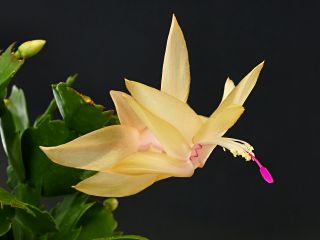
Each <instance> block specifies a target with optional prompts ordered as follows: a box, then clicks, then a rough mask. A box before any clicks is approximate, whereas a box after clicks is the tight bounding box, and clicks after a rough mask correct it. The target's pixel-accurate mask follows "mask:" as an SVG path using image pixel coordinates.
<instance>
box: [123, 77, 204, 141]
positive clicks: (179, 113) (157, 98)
mask: <svg viewBox="0 0 320 240" xmlns="http://www.w3.org/2000/svg"><path fill="white" fill-rule="evenodd" d="M126 86H127V88H128V90H129V92H130V93H131V95H132V96H133V98H134V99H135V100H136V101H137V102H138V103H139V104H141V105H142V106H143V107H145V108H146V109H148V110H149V111H150V112H152V113H153V114H155V115H157V116H158V117H160V118H162V119H163V120H165V121H167V122H168V123H170V124H171V125H173V126H174V127H175V128H176V129H178V130H179V131H180V133H181V134H182V135H183V136H184V137H185V139H187V141H188V142H189V143H191V139H192V137H193V136H194V134H195V133H196V132H197V131H198V129H199V127H200V125H201V120H200V118H199V117H198V115H197V114H196V113H195V112H194V111H193V110H192V109H191V108H190V107H189V105H188V104H186V103H184V102H182V101H180V100H178V99H177V98H174V97H172V96H170V95H168V94H166V93H164V92H161V91H159V90H157V89H155V88H152V87H149V86H146V85H144V84H141V83H138V82H134V81H129V80H126Z"/></svg>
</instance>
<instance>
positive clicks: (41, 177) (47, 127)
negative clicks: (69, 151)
mask: <svg viewBox="0 0 320 240" xmlns="http://www.w3.org/2000/svg"><path fill="white" fill-rule="evenodd" d="M76 137H78V134H77V133H76V132H75V131H72V130H70V129H69V128H68V127H67V126H66V125H65V123H64V122H63V121H61V120H53V121H51V120H50V119H49V118H47V119H46V120H45V121H42V123H41V124H40V125H38V126H37V127H31V128H28V129H27V130H26V131H25V132H24V134H23V136H22V153H23V159H24V162H25V166H26V172H27V180H29V181H30V182H31V183H33V185H35V186H37V187H40V188H41V189H42V194H43V195H44V196H56V195H62V194H68V193H72V192H74V189H73V188H71V186H73V185H75V184H76V183H78V182H79V181H80V180H81V177H82V174H83V173H84V170H79V169H74V168H68V167H64V166H61V165H58V164H55V163H53V162H52V161H51V160H50V159H48V158H47V156H46V155H45V154H44V153H43V152H42V151H41V150H40V148H39V146H57V145H60V144H63V143H66V142H68V141H71V140H73V139H74V138H76Z"/></svg>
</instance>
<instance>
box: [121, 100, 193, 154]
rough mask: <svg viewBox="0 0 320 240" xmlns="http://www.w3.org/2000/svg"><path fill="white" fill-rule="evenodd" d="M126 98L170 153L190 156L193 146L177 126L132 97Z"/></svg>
mask: <svg viewBox="0 0 320 240" xmlns="http://www.w3.org/2000/svg"><path fill="white" fill-rule="evenodd" d="M126 100H127V102H128V104H129V105H130V106H131V108H132V110H134V111H135V113H136V114H137V115H138V116H139V117H140V119H141V120H142V121H143V122H144V124H145V125H146V126H147V127H148V129H149V130H150V131H151V132H152V133H153V134H154V135H155V137H156V138H157V140H158V141H159V142H160V143H161V146H162V147H163V148H164V150H165V151H166V152H167V153H168V154H169V155H171V156H173V157H176V158H180V159H186V158H187V157H188V155H189V152H190V149H191V148H190V146H189V144H188V142H187V141H186V139H185V138H184V137H183V136H182V135H181V133H180V132H179V131H178V130H177V129H176V128H175V127H173V126H172V125H171V124H169V123H168V122H166V121H165V120H162V119H161V118H159V117H157V116H156V115H154V114H153V113H151V112H150V111H148V110H147V109H145V108H144V107H142V106H141V105H140V104H138V103H137V102H136V101H135V100H134V99H133V98H132V97H129V96H128V97H126Z"/></svg>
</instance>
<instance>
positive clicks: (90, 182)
mask: <svg viewBox="0 0 320 240" xmlns="http://www.w3.org/2000/svg"><path fill="white" fill-rule="evenodd" d="M262 66H263V63H261V64H259V65H258V66H257V67H255V68H254V69H253V70H252V71H251V72H250V73H249V74H248V75H247V76H246V77H245V78H244V79H243V80H242V81H241V82H240V83H239V84H238V85H237V86H235V85H234V83H233V82H232V81H231V80H230V79H227V81H226V84H225V88H224V94H223V98H222V102H221V104H220V105H219V107H218V108H217V109H216V110H215V111H214V112H213V114H212V115H211V116H210V117H203V116H200V115H198V114H196V113H195V111H193V110H192V109H191V108H190V107H189V105H188V104H187V103H186V101H187V98H188V95H189V86H190V72H189V60H188V52H187V47H186V43H185V40H184V37H183V33H182V31H181V29H180V27H179V25H178V23H177V21H176V19H175V17H174V16H173V19H172V24H171V28H170V32H169V36H168V41H167V47H166V52H165V57H164V63H163V71H162V81H161V91H159V90H157V89H155V88H152V87H149V86H146V85H144V84H141V83H138V82H134V81H129V80H126V86H127V89H128V91H129V92H130V93H131V96H130V95H128V94H126V93H123V92H118V91H111V97H112V99H113V102H114V104H115V107H116V110H117V114H118V117H119V119H120V122H121V125H117V126H109V127H105V128H102V129H99V130H97V131H94V132H91V133H89V134H86V135H84V136H81V137H79V138H77V139H75V140H73V141H71V142H69V143H66V144H63V145H60V146H56V147H41V149H42V150H43V151H44V152H45V153H46V155H47V156H48V157H49V158H50V159H51V160H52V161H54V162H56V163H58V164H61V165H65V166H69V167H74V168H80V169H87V170H95V171H98V173H96V174H95V175H94V176H92V177H89V178H87V179H85V180H84V181H82V182H80V183H78V184H77V185H76V186H75V188H76V189H78V190H79V191H82V192H85V193H87V194H90V195H97V196H107V197H122V196H128V195H132V194H135V193H138V192H140V191H142V190H143V189H145V188H147V187H149V186H150V185H152V184H153V183H154V182H156V181H159V180H162V179H165V178H168V177H190V176H192V175H193V173H194V171H195V169H196V168H199V167H203V166H204V164H205V162H206V160H207V159H208V157H209V155H210V153H211V152H212V151H213V149H214V148H215V147H216V146H217V145H220V146H222V147H223V148H225V149H229V150H230V151H231V152H232V153H233V154H234V155H235V156H236V155H241V156H243V157H244V158H245V159H247V160H250V159H253V160H254V161H256V162H257V164H258V165H259V166H260V168H261V169H262V170H260V171H261V173H262V174H263V176H264V178H265V179H266V181H268V182H272V181H273V180H272V177H271V175H270V174H269V172H268V171H267V170H266V169H265V168H264V167H263V166H262V165H261V164H260V163H259V161H258V160H257V159H256V158H255V157H254V154H253V152H252V150H253V148H252V147H251V146H250V145H249V144H248V143H246V142H244V141H241V140H237V139H231V138H226V137H223V135H224V134H225V132H226V131H227V130H228V129H229V128H230V127H232V125H233V124H234V123H235V122H236V121H237V120H238V118H239V117H240V116H241V114H242V113H243V111H244V108H243V107H242V105H243V103H244V101H245V100H246V98H247V97H248V95H249V93H250V92H251V90H252V89H253V87H254V85H255V83H256V80H257V78H258V75H259V73H260V71H261V68H262Z"/></svg>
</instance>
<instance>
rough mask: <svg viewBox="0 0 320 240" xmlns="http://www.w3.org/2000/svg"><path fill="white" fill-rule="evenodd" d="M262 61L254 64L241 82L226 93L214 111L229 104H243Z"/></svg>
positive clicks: (258, 72)
mask: <svg viewBox="0 0 320 240" xmlns="http://www.w3.org/2000/svg"><path fill="white" fill-rule="evenodd" d="M263 64H264V62H262V63H260V64H259V65H258V66H256V67H255V68H254V69H253V70H252V71H251V72H250V73H249V74H248V75H247V76H245V77H244V78H243V79H242V80H241V82H240V83H239V84H238V85H237V86H236V87H235V88H234V89H233V90H232V91H231V92H230V93H229V94H228V96H227V97H226V99H225V100H224V101H223V102H222V103H221V104H220V106H219V107H218V108H217V110H216V111H221V110H222V109H223V108H225V107H226V106H229V105H231V104H237V105H243V103H244V102H245V100H246V99H247V97H248V96H249V94H250V92H251V91H252V89H253V87H254V85H255V84H256V82H257V79H258V77H259V74H260V71H261V69H262V67H263ZM213 114H214V113H213Z"/></svg>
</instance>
